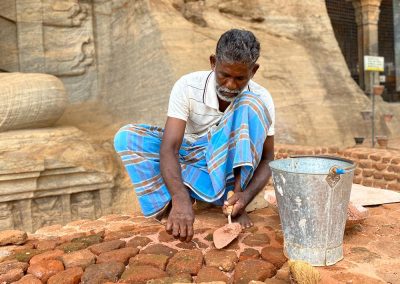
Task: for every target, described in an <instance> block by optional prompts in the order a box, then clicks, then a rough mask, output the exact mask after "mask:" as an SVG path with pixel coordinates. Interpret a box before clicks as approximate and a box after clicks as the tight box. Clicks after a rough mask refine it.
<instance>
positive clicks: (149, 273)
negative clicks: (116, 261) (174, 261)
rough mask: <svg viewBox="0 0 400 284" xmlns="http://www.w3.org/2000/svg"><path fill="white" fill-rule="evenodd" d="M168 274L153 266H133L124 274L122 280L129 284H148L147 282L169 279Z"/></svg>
mask: <svg viewBox="0 0 400 284" xmlns="http://www.w3.org/2000/svg"><path fill="white" fill-rule="evenodd" d="M167 276H168V274H167V273H166V272H165V271H162V270H161V269H158V268H155V267H153V266H145V265H143V266H132V267H128V268H127V269H126V270H125V271H124V273H122V276H121V280H123V281H127V282H128V283H146V282H147V280H152V279H158V278H163V277H167Z"/></svg>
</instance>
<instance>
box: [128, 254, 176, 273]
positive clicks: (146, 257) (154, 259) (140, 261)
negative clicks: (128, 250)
mask: <svg viewBox="0 0 400 284" xmlns="http://www.w3.org/2000/svg"><path fill="white" fill-rule="evenodd" d="M168 259H169V257H168V256H166V255H163V254H138V255H136V256H135V257H132V258H130V259H129V265H130V266H135V265H136V266H142V265H146V266H147V265H150V266H154V267H156V268H158V269H161V270H165V267H166V266H167V262H168Z"/></svg>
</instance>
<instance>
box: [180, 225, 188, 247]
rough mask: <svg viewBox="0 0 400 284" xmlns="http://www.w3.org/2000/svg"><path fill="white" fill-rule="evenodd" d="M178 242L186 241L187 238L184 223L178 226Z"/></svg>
mask: <svg viewBox="0 0 400 284" xmlns="http://www.w3.org/2000/svg"><path fill="white" fill-rule="evenodd" d="M179 228H180V229H179V240H180V241H181V242H184V241H186V236H187V225H186V223H185V222H182V223H181V224H180V225H179Z"/></svg>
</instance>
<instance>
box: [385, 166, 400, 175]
mask: <svg viewBox="0 0 400 284" xmlns="http://www.w3.org/2000/svg"><path fill="white" fill-rule="evenodd" d="M387 171H388V172H392V173H397V174H399V173H400V166H396V165H390V166H389V167H388V168H387Z"/></svg>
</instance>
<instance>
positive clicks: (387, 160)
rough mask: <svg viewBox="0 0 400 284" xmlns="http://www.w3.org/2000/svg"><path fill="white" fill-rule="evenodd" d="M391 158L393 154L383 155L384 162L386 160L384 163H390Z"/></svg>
mask: <svg viewBox="0 0 400 284" xmlns="http://www.w3.org/2000/svg"><path fill="white" fill-rule="evenodd" d="M391 160H392V156H385V157H382V162H384V163H390V161H391Z"/></svg>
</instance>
